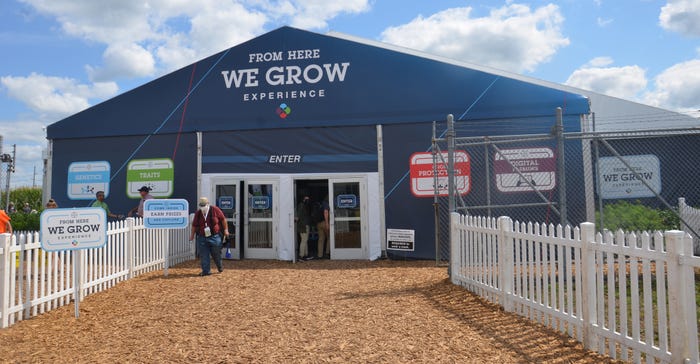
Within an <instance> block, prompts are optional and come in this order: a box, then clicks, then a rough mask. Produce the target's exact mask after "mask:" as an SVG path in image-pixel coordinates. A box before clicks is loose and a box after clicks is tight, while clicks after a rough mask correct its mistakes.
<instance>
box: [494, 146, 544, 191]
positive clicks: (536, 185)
mask: <svg viewBox="0 0 700 364" xmlns="http://www.w3.org/2000/svg"><path fill="white" fill-rule="evenodd" d="M493 170H494V174H495V176H496V188H498V190H499V191H501V192H532V191H534V190H538V191H551V190H553V189H554V187H555V186H556V170H557V164H556V159H555V157H554V152H553V151H552V149H550V148H547V147H537V148H521V149H501V152H500V153H496V155H495V157H494V161H493ZM518 172H520V173H518Z"/></svg>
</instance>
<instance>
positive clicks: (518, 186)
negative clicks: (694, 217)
mask: <svg viewBox="0 0 700 364" xmlns="http://www.w3.org/2000/svg"><path fill="white" fill-rule="evenodd" d="M557 120H559V122H557ZM449 123H450V122H449V120H448V122H447V123H435V124H434V128H433V129H434V130H433V148H432V151H433V156H434V157H433V160H434V166H433V169H434V175H435V176H436V177H435V183H434V185H435V200H434V201H435V212H436V219H435V221H436V234H435V235H436V262H437V263H438V264H439V265H444V264H447V262H448V261H449V212H450V211H458V212H460V213H462V214H468V215H476V216H489V217H497V216H509V217H511V218H513V219H514V220H517V221H520V222H524V223H528V222H533V223H534V222H538V223H546V224H555V225H556V224H562V225H564V224H570V225H572V226H577V225H578V224H580V223H582V222H585V221H591V222H595V223H596V226H597V228H598V229H600V231H603V230H605V229H608V230H617V229H622V230H625V231H655V230H670V229H680V228H684V230H686V231H688V232H690V233H692V234H695V236H696V237H697V236H698V232H700V231H698V230H700V224H694V223H692V222H691V221H689V218H688V217H687V215H686V217H684V218H681V216H680V215H679V199H682V201H683V203H685V204H687V205H688V206H695V207H697V206H700V184H699V183H698V178H699V177H698V173H697V167H696V166H697V165H698V162H700V130H697V129H665V130H645V131H639V132H566V131H565V130H564V128H563V126H562V123H561V118H560V117H559V118H552V121H551V131H550V132H548V133H540V134H518V135H499V136H468V137H464V136H460V134H466V133H469V132H470V131H469V130H467V129H464V127H459V126H458V127H457V128H454V129H453V131H451V130H450V127H449ZM451 133H453V134H451ZM451 135H452V137H451ZM450 144H452V145H450ZM560 151H561V152H560ZM450 155H452V158H449V156H450ZM450 181H453V183H449V182H450ZM450 195H451V196H453V198H452V199H450V198H449V196H450ZM698 214H700V211H699V212H698ZM695 253H696V254H699V253H700V251H698V248H697V246H696V252H695Z"/></svg>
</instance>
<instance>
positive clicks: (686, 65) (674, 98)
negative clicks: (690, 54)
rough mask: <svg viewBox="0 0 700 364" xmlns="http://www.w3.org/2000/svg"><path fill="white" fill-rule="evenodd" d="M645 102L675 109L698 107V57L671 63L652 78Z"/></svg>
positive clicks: (699, 85) (699, 101) (699, 104)
mask: <svg viewBox="0 0 700 364" xmlns="http://www.w3.org/2000/svg"><path fill="white" fill-rule="evenodd" d="M645 102H646V103H648V104H650V105H655V106H663V107H666V108H671V109H676V110H698V109H700V59H694V60H691V61H686V62H682V63H678V64H675V65H673V66H672V67H670V68H667V69H666V70H664V71H663V72H661V73H660V74H659V75H658V76H656V77H655V79H654V90H653V91H651V92H649V93H648V94H647V95H645Z"/></svg>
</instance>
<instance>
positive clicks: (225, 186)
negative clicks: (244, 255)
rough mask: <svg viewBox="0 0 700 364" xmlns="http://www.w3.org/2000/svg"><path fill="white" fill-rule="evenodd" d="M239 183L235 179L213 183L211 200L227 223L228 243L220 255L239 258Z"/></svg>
mask: <svg viewBox="0 0 700 364" xmlns="http://www.w3.org/2000/svg"><path fill="white" fill-rule="evenodd" d="M238 191H239V185H238V182H236V181H233V182H231V181H229V182H226V183H219V184H214V194H213V195H214V196H215V200H214V201H212V202H213V203H214V204H216V206H218V207H219V208H220V209H221V211H223V213H224V215H225V216H226V221H227V223H228V233H229V245H228V246H226V247H224V250H223V251H222V252H221V253H222V254H221V257H223V258H224V259H241V247H240V238H239V236H238V232H239V230H238V211H239V210H240V201H239V198H238Z"/></svg>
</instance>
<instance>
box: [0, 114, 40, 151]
mask: <svg viewBox="0 0 700 364" xmlns="http://www.w3.org/2000/svg"><path fill="white" fill-rule="evenodd" d="M47 124H48V123H47V122H44V121H40V120H35V119H21V120H17V121H2V122H0V135H2V136H4V144H5V145H4V146H3V153H9V152H8V150H9V148H10V147H8V146H10V145H12V144H26V143H44V142H46V133H45V132H44V129H43V128H44V127H46V125H47Z"/></svg>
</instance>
